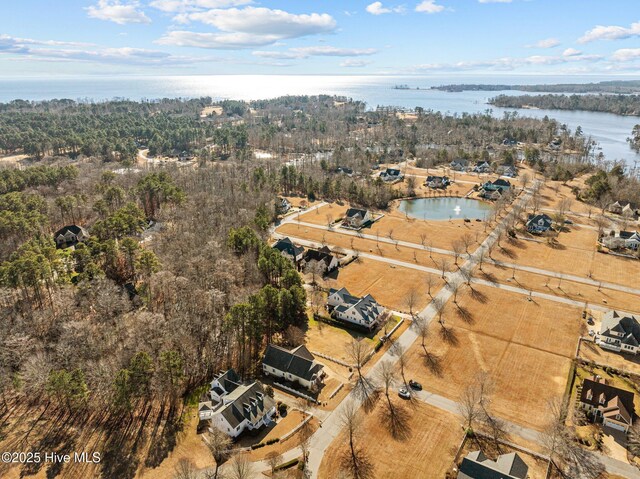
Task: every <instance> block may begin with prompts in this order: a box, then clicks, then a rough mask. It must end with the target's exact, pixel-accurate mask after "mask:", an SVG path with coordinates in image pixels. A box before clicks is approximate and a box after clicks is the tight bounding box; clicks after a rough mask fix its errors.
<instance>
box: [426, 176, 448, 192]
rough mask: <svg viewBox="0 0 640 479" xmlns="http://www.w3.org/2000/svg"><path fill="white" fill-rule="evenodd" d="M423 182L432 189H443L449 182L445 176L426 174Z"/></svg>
mask: <svg viewBox="0 0 640 479" xmlns="http://www.w3.org/2000/svg"><path fill="white" fill-rule="evenodd" d="M424 184H425V185H426V186H428V187H429V188H433V189H445V188H446V187H447V186H449V184H450V182H449V178H448V177H447V176H427V179H426V180H425V182H424Z"/></svg>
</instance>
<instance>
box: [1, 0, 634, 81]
mask: <svg viewBox="0 0 640 479" xmlns="http://www.w3.org/2000/svg"><path fill="white" fill-rule="evenodd" d="M451 72H457V73H470V74H478V73H480V74H485V73H486V74H550V75H552V74H553V75H565V74H578V75H580V74H599V75H603V74H604V75H609V74H611V75H634V74H640V1H639V0H608V1H604V0H411V1H393V0H385V1H375V2H374V1H371V0H366V1H360V0H344V1H340V0H315V1H311V0H57V1H52V0H20V1H3V2H0V78H2V77H5V78H11V77H29V76H36V77H41V76H42V75H46V76H47V77H57V76H76V75H103V76H104V75H159V74H162V75H189V74H206V75H213V74H339V75H346V74H349V75H354V74H395V75H412V74H415V75H429V74H437V73H451Z"/></svg>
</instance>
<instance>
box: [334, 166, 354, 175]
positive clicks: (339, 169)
mask: <svg viewBox="0 0 640 479" xmlns="http://www.w3.org/2000/svg"><path fill="white" fill-rule="evenodd" d="M336 173H340V174H343V175H347V176H349V177H352V176H353V168H348V167H346V166H338V167H337V168H336Z"/></svg>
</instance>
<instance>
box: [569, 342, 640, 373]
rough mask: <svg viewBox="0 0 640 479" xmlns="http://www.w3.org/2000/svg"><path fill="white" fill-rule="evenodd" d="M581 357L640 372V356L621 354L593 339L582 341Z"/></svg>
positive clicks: (626, 370)
mask: <svg viewBox="0 0 640 479" xmlns="http://www.w3.org/2000/svg"><path fill="white" fill-rule="evenodd" d="M579 357H580V358H582V359H586V360H587V361H594V362H596V363H598V364H604V365H605V366H611V367H612V368H615V369H618V370H620V371H625V372H630V373H634V374H640V357H638V356H637V355H633V354H620V353H615V352H613V351H607V350H606V349H602V348H601V347H600V346H598V345H597V344H595V343H592V342H591V341H582V343H581V344H580V354H579Z"/></svg>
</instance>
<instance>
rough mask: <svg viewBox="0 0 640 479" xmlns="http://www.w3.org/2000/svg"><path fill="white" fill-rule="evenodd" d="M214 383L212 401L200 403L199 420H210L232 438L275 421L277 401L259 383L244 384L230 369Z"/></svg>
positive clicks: (211, 394)
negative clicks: (273, 419)
mask: <svg viewBox="0 0 640 479" xmlns="http://www.w3.org/2000/svg"><path fill="white" fill-rule="evenodd" d="M211 387H212V389H211V391H210V396H211V401H205V402H202V403H200V407H199V410H198V415H199V417H200V420H203V421H210V424H211V426H213V427H216V428H217V429H219V430H220V431H222V432H225V433H227V434H228V435H229V436H231V437H232V438H236V437H238V436H239V435H240V434H242V433H243V432H244V431H246V430H250V431H251V430H256V429H260V428H261V427H263V426H269V425H270V424H271V423H272V418H273V415H274V414H275V412H276V405H275V402H274V401H273V399H272V398H270V397H269V396H267V395H266V393H265V391H264V388H263V387H262V385H261V384H260V383H258V382H252V383H250V384H241V383H240V379H239V377H238V375H237V374H236V372H235V371H233V370H232V369H230V370H228V371H226V372H224V373H221V374H220V375H219V376H218V377H216V379H214V380H213V381H212V383H211Z"/></svg>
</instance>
